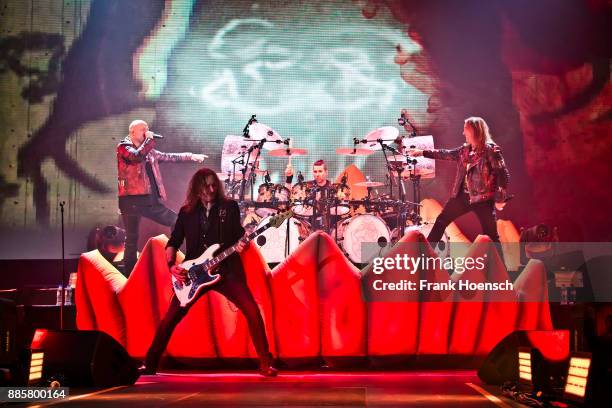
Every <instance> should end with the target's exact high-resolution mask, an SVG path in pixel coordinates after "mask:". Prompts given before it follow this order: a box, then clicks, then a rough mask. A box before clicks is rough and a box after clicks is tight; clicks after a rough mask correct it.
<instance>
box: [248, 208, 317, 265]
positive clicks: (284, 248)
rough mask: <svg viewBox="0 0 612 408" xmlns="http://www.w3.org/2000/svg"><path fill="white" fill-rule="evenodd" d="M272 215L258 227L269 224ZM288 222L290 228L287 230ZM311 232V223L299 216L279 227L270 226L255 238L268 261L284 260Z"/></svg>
mask: <svg viewBox="0 0 612 408" xmlns="http://www.w3.org/2000/svg"><path fill="white" fill-rule="evenodd" d="M269 220H270V217H266V218H264V219H263V220H261V221H260V223H259V225H258V226H257V227H258V228H260V227H263V226H265V225H267V223H268V221H269ZM287 223H289V229H288V230H287ZM309 234H310V224H308V223H307V222H306V221H304V220H300V219H298V218H293V217H292V218H289V219H286V220H285V221H284V222H283V223H282V224H281V225H280V226H279V227H278V228H268V229H267V230H265V231H264V232H263V233H262V234H261V235H259V236H258V237H257V238H255V239H254V240H253V242H254V243H255V245H257V247H258V248H259V251H260V252H261V254H262V255H263V257H264V259H265V261H266V262H267V263H276V262H282V261H284V260H285V258H286V257H287V255H289V254H291V253H292V252H293V251H295V249H296V248H297V247H298V245H300V243H301V242H302V241H303V240H305V239H306V238H307V237H308V235H309Z"/></svg>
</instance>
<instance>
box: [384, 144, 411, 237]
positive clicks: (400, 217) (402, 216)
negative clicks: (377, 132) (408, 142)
mask: <svg viewBox="0 0 612 408" xmlns="http://www.w3.org/2000/svg"><path fill="white" fill-rule="evenodd" d="M395 140H396V139H392V140H382V139H378V143H380V146H381V147H382V151H383V155H384V156H385V162H386V163H387V169H388V170H389V173H390V176H391V180H393V171H396V172H397V190H398V200H399V201H400V203H403V202H404V201H405V200H406V191H405V187H404V183H402V168H401V166H397V165H391V163H389V158H388V157H387V153H386V152H385V151H389V152H391V153H393V154H394V155H395V154H400V152H399V151H397V149H395V148H393V147H391V146H389V145H387V144H385V143H384V142H395ZM389 186H390V194H391V195H390V197H393V190H392V186H393V182H390V183H389ZM400 208H401V209H398V211H397V225H398V227H399V228H400V236H403V235H404V232H405V229H406V211H405V209H404V207H403V206H402V207H400Z"/></svg>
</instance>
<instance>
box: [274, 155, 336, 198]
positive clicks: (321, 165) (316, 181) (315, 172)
mask: <svg viewBox="0 0 612 408" xmlns="http://www.w3.org/2000/svg"><path fill="white" fill-rule="evenodd" d="M327 175H328V173H327V163H325V160H317V161H316V162H314V164H313V165H312V177H313V180H309V181H306V182H305V183H306V184H307V185H308V188H312V187H315V186H316V187H318V188H319V189H320V191H324V190H328V189H331V188H332V183H331V182H330V181H329V180H328V179H327ZM285 177H286V180H285V182H286V184H289V185H290V184H291V182H292V181H293V168H292V167H291V165H290V164H289V165H287V167H286V168H285Z"/></svg>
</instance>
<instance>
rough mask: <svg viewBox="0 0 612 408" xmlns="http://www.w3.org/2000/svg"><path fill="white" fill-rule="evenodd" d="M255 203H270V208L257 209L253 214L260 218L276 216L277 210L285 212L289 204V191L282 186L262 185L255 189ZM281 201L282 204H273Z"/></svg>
mask: <svg viewBox="0 0 612 408" xmlns="http://www.w3.org/2000/svg"><path fill="white" fill-rule="evenodd" d="M257 193H258V195H257V202H259V203H270V207H263V208H257V209H256V210H255V212H256V213H257V215H259V216H260V217H267V216H269V215H273V214H276V213H277V212H278V210H285V209H286V208H287V205H286V203H287V202H289V189H288V188H287V187H285V186H283V185H282V184H269V183H267V184H266V183H264V184H261V185H260V186H259V188H258V189H257ZM277 201H282V202H284V204H281V205H277V204H276V203H275V202H277Z"/></svg>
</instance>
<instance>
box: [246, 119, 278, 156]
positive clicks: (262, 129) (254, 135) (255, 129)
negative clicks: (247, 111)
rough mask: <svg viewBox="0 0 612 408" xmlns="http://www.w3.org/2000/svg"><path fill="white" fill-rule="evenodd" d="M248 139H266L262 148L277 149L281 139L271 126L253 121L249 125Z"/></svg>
mask: <svg viewBox="0 0 612 408" xmlns="http://www.w3.org/2000/svg"><path fill="white" fill-rule="evenodd" d="M249 136H250V138H249V139H245V140H250V141H260V140H263V139H266V143H264V145H263V148H264V149H266V150H274V149H278V147H279V145H280V143H277V142H282V141H283V139H282V138H281V137H280V135H279V134H278V132H277V131H276V130H274V129H272V128H271V127H269V126H267V125H264V124H263V123H259V122H255V123H252V124H251V125H250V126H249Z"/></svg>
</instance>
